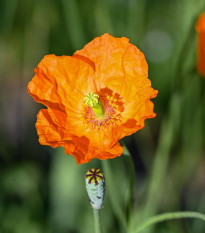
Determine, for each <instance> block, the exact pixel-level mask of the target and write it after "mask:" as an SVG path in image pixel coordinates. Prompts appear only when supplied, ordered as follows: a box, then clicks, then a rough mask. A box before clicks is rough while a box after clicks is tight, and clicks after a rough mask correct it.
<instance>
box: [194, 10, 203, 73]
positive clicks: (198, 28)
mask: <svg viewBox="0 0 205 233" xmlns="http://www.w3.org/2000/svg"><path fill="white" fill-rule="evenodd" d="M196 31H197V33H198V46H197V69H198V71H199V73H200V74H201V75H202V76H204V77H205V12H204V13H203V14H202V15H201V16H200V17H199V19H198V21H197V23H196Z"/></svg>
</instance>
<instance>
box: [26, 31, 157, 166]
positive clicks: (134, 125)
mask: <svg viewBox="0 0 205 233" xmlns="http://www.w3.org/2000/svg"><path fill="white" fill-rule="evenodd" d="M35 74H36V75H35V76H34V78H33V79H32V81H31V82H30V83H29V84H28V92H29V94H30V95H31V96H32V97H33V98H34V100H35V101H37V102H39V103H42V104H44V105H45V106H46V107H47V109H42V110H40V112H39V113H38V116H37V123H36V128H37V132H38V135H39V142H40V143H41V144H43V145H50V146H52V147H54V148H55V147H58V146H63V147H64V148H65V152H66V153H67V154H70V155H73V156H74V157H75V159H76V161H77V163H78V164H81V163H86V162H88V161H90V160H91V159H93V158H98V159H108V158H114V157H116V156H120V155H121V154H122V152H123V149H122V147H121V146H120V144H119V140H120V139H121V138H123V137H125V136H128V135H131V134H133V133H135V132H136V131H138V130H139V129H141V128H143V127H144V120H145V119H147V118H153V117H155V115H156V114H155V113H154V112H153V107H154V105H153V103H152V102H151V101H150V99H151V98H154V97H156V95H157V93H158V91H156V90H154V89H153V88H152V87H151V82H150V80H149V79H148V78H147V76H148V66H147V62H146V60H145V57H144V55H143V53H142V52H141V51H140V50H139V49H138V48H137V47H135V46H134V45H132V44H130V43H129V40H128V39H127V38H125V37H122V38H115V37H112V36H110V35H109V34H104V35H103V36H100V37H98V38H95V39H94V40H93V41H91V42H90V43H88V44H87V45H86V46H85V47H84V48H83V49H82V50H78V51H77V52H76V53H75V54H74V55H73V56H61V57H58V56H55V55H48V56H45V57H44V58H43V60H42V61H41V62H40V63H39V65H38V67H37V68H36V69H35Z"/></svg>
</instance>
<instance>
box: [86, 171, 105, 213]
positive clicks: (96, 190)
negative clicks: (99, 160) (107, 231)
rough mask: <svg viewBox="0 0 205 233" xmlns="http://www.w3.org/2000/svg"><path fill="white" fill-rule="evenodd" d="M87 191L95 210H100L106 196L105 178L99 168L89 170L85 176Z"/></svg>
mask: <svg viewBox="0 0 205 233" xmlns="http://www.w3.org/2000/svg"><path fill="white" fill-rule="evenodd" d="M85 183H86V189H87V192H88V196H89V200H90V204H91V205H92V207H93V208H94V209H100V208H101V207H102V204H103V200H104V196H105V178H104V175H103V171H102V170H100V169H99V168H92V169H89V170H88V171H87V173H86V175H85Z"/></svg>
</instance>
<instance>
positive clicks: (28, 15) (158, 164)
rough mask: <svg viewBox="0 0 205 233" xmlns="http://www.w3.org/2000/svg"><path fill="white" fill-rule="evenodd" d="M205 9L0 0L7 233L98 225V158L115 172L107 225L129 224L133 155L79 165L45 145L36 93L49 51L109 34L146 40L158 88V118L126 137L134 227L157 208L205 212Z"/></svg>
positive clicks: (187, 2) (2, 211)
mask: <svg viewBox="0 0 205 233" xmlns="http://www.w3.org/2000/svg"><path fill="white" fill-rule="evenodd" d="M204 10H205V0H0V113H1V114H0V129H1V134H0V233H24V232H25V233H27V232H30V233H55V232H56V233H57V232H58V233H66V232H69V233H78V232H79V233H81V232H82V233H90V232H94V227H93V216H92V209H91V207H90V204H89V203H88V197H87V193H86V191H85V187H84V175H85V173H86V171H87V169H89V168H92V167H96V166H97V167H100V168H103V169H104V172H105V177H106V174H107V179H106V181H107V191H106V198H105V203H104V208H103V209H102V211H101V212H102V221H103V229H104V232H113V233H115V232H116V233H121V232H127V231H126V229H125V228H126V227H125V225H126V224H125V223H124V222H123V221H124V220H123V219H125V215H126V208H127V207H126V204H127V201H128V196H129V194H128V190H129V177H130V169H129V166H128V163H127V161H126V158H125V156H121V157H119V158H116V159H113V160H108V161H103V162H101V161H98V160H93V161H91V162H90V163H88V164H84V165H77V164H76V162H75V161H74V159H73V157H72V156H68V155H65V154H64V152H63V150H62V149H61V148H58V149H52V148H50V147H47V146H41V145H40V144H39V143H38V137H37V134H36V130H35V126H34V125H35V121H36V115H37V113H38V111H39V109H40V108H42V106H41V105H40V104H37V103H35V102H34V101H33V99H32V98H31V97H30V96H29V95H28V93H27V84H28V82H29V81H30V80H31V79H32V77H33V75H34V68H35V67H36V66H37V65H38V63H39V62H40V60H41V59H42V58H43V56H44V55H46V54H50V53H54V54H56V55H72V54H73V53H74V51H76V50H78V49H81V48H83V46H84V45H85V44H86V43H88V42H89V41H91V40H92V39H93V38H94V37H96V36H100V35H102V34H104V33H106V32H108V33H110V34H111V35H113V36H116V37H122V36H125V37H128V38H129V39H130V42H131V43H133V44H135V45H136V46H137V47H138V48H140V50H141V51H142V52H143V53H144V54H145V56H146V59H147V62H148V64H149V78H150V79H151V81H152V86H153V88H154V89H157V90H159V95H158V97H157V98H156V99H154V100H153V102H154V103H155V112H156V113H157V117H156V118H154V119H150V120H146V126H145V127H144V129H142V130H140V131H139V132H137V133H136V134H134V135H132V136H130V137H128V138H125V139H124V142H125V143H126V145H127V147H128V149H129V150H130V152H131V154H132V157H133V160H134V164H135V181H134V197H133V215H132V218H131V221H130V231H129V232H134V229H135V228H136V226H137V225H138V224H139V223H140V222H141V221H142V220H144V219H146V218H147V217H149V216H152V215H154V214H156V213H163V212H170V211H179V210H192V211H200V212H202V213H205V79H204V78H202V77H200V75H198V74H197V71H196V68H195V65H196V44H197V43H196V39H197V35H196V32H195V23H196V20H197V18H198V16H199V14H200V13H202V12H203V11H204ZM111 168H112V169H111ZM113 183H114V188H113V186H112V184H113ZM111 186H112V188H111ZM143 232H144V233H146V232H157V233H164V232H166V233H171V232H172V233H173V232H174V233H182V232H183V233H192V232H193V233H204V232H205V224H204V223H203V222H200V221H199V220H190V219H189V220H175V221H169V222H163V223H161V224H157V225H156V226H154V227H152V228H149V229H146V230H145V231H143Z"/></svg>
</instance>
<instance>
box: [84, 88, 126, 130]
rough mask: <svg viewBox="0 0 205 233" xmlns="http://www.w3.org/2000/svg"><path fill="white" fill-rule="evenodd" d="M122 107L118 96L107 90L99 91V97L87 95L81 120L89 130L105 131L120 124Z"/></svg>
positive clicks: (91, 94) (93, 94)
mask: <svg viewBox="0 0 205 233" xmlns="http://www.w3.org/2000/svg"><path fill="white" fill-rule="evenodd" d="M123 111H124V106H123V102H122V98H121V97H120V95H119V94H117V93H113V92H112V91H111V90H109V89H108V88H104V89H101V91H100V92H99V95H97V94H95V93H89V94H87V95H86V97H85V98H84V106H83V108H82V119H83V122H84V123H86V124H87V125H88V126H89V128H90V129H95V130H96V129H99V130H100V129H105V128H108V127H110V126H115V125H117V124H119V123H120V122H121V117H122V112H123Z"/></svg>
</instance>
